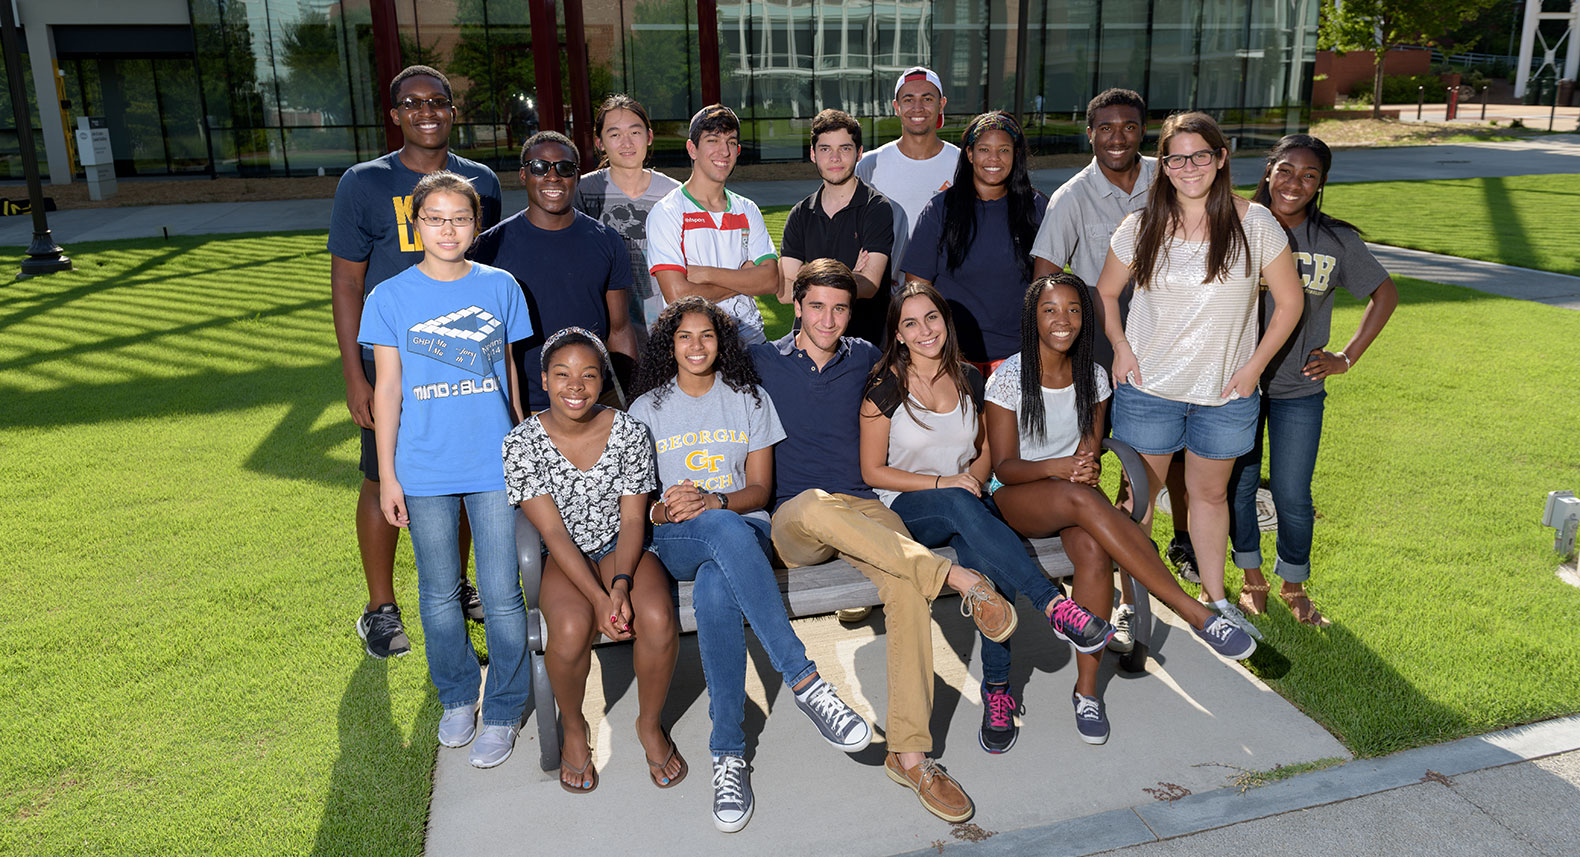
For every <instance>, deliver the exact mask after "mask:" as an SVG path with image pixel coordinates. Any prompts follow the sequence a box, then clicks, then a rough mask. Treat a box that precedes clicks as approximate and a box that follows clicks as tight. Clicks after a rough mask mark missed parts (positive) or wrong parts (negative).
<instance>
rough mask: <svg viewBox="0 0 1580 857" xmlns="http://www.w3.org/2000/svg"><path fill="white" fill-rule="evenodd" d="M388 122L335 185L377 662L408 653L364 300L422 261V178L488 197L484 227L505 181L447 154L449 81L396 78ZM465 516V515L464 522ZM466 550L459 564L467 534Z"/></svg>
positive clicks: (425, 70)
mask: <svg viewBox="0 0 1580 857" xmlns="http://www.w3.org/2000/svg"><path fill="white" fill-rule="evenodd" d="M389 94H390V118H391V119H392V120H394V122H395V123H396V124H398V125H399V126H400V130H401V136H402V138H403V140H404V143H403V145H402V146H401V147H400V148H399V149H398V150H396V151H394V152H391V153H389V154H387V155H384V156H383V157H379V158H374V159H373V160H371V161H367V162H364V163H361V164H357V165H356V166H354V167H352V168H351V169H349V170H346V173H345V175H343V176H341V178H340V184H339V185H338V186H337V187H336V188H335V207H334V212H333V214H331V215H330V220H329V253H330V263H329V283H330V293H331V298H330V304H331V306H332V307H333V310H334V318H335V340H336V342H337V343H339V345H340V368H341V372H342V374H344V375H345V379H346V407H347V408H348V409H349V410H350V411H351V419H352V421H353V422H355V423H356V424H357V426H358V427H360V428H361V430H362V456H361V463H360V469H361V470H362V476H363V479H362V488H361V491H360V493H359V494H358V496H357V516H356V519H357V547H358V548H359V549H360V552H361V554H362V573H363V576H364V577H365V578H366V579H367V586H368V603H367V606H366V608H365V609H364V612H363V614H362V617H361V618H360V619H358V620H357V633H358V634H359V635H361V637H362V638H363V640H364V641H365V648H366V649H367V653H368V654H369V655H371V656H373V657H375V658H387V657H389V656H390V655H404V654H406V653H407V652H410V651H411V641H410V640H408V639H407V637H406V627H405V625H404V624H403V623H402V621H401V613H400V607H399V606H397V604H396V600H395V582H394V578H395V545H396V543H397V541H398V540H399V537H400V530H399V529H397V528H396V527H392V526H390V525H389V523H388V522H386V521H385V520H384V513H383V512H382V511H380V510H379V484H378V479H379V461H378V450H377V449H376V447H375V442H374V439H373V352H372V351H371V350H370V349H364V348H363V347H362V346H361V345H359V344H358V343H357V330H358V328H359V326H360V325H361V322H362V303H363V301H364V300H365V299H366V298H367V295H368V293H369V292H371V291H372V290H373V287H374V286H377V285H378V284H379V283H382V282H383V281H385V280H387V279H389V278H390V277H393V276H394V275H396V274H398V273H400V272H401V271H404V270H406V269H407V268H409V267H411V266H412V265H415V264H417V263H418V262H420V261H422V239H421V238H419V237H418V235H417V223H416V221H415V220H414V219H413V217H412V210H411V192H412V189H413V188H415V187H416V186H417V182H418V181H419V180H420V179H422V177H423V176H425V175H427V174H429V173H432V172H436V171H438V170H449V171H451V172H454V173H459V174H461V175H463V176H465V177H466V178H467V179H469V180H470V181H471V182H472V185H473V186H474V187H476V188H477V192H478V194H479V195H480V196H482V198H483V209H482V222H481V223H479V226H480V227H482V228H486V227H488V226H491V225H493V224H494V223H496V222H497V221H498V220H499V212H500V210H501V208H502V201H501V197H500V192H499V177H498V176H495V175H494V171H493V170H491V169H489V168H488V167H486V166H484V165H482V164H479V163H477V162H476V161H469V160H467V159H466V158H463V157H461V156H459V155H456V154H453V153H451V152H450V128H451V126H452V125H453V124H454V123H455V107H454V105H453V103H452V102H451V97H452V96H451V92H450V81H449V80H448V79H447V78H446V77H445V76H444V74H443V73H441V72H439V71H437V70H435V69H432V68H429V67H428V66H425V65H414V66H411V67H409V68H407V69H405V70H403V71H402V72H401V73H400V74H397V75H395V79H394V80H392V81H390V92H389ZM463 520H464V519H463ZM466 535H467V536H468V538H466V539H464V540H463V541H462V544H461V554H462V557H463V559H462V562H461V567H462V568H463V569H464V568H466V560H465V558H464V557H465V556H466V554H467V552H468V550H469V548H470V538H469V536H470V532H469V531H468V532H467V534H466ZM462 584H463V585H462V592H461V602H462V604H463V605H464V606H465V607H466V613H467V616H468V617H470V618H472V619H474V620H477V621H482V618H483V605H482V602H480V601H478V600H477V591H476V589H474V588H473V587H472V586H471V584H469V583H467V582H466V581H465V579H464V578H463V580H462Z"/></svg>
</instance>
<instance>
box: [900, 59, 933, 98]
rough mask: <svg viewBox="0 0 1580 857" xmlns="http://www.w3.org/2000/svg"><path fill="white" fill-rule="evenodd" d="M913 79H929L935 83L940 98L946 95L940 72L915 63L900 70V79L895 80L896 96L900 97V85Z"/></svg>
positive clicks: (931, 82)
mask: <svg viewBox="0 0 1580 857" xmlns="http://www.w3.org/2000/svg"><path fill="white" fill-rule="evenodd" d="M913 80H925V81H927V82H928V83H930V84H932V85H933V88H934V89H937V90H938V97H939V98H943V97H944V84H943V82H942V81H940V80H939V79H938V74H937V73H936V72H934V71H933V70H932V69H930V68H927V67H926V66H920V65H913V66H911V67H910V68H908V69H906V70H905V71H902V72H900V79H899V80H896V81H895V82H894V97H895V98H899V97H900V87H902V86H904V85H906V84H907V83H910V82H911V81H913Z"/></svg>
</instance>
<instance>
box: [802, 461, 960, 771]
mask: <svg viewBox="0 0 1580 857" xmlns="http://www.w3.org/2000/svg"><path fill="white" fill-rule="evenodd" d="M773 542H774V549H775V550H777V551H778V552H779V557H780V559H783V560H784V562H785V565H786V566H787V567H789V568H795V567H797V566H803V565H817V564H818V563H822V562H827V561H828V560H830V559H832V558H833V557H834V555H835V554H838V555H839V556H840V558H842V559H844V560H846V561H847V562H849V563H850V564H851V565H853V566H855V567H856V568H857V569H859V570H860V571H861V573H862V574H864V575H866V576H867V579H868V580H871V581H872V582H873V583H875V584H877V586H878V595H879V597H881V598H882V599H883V613H884V622H885V625H886V627H887V637H888V641H887V648H888V666H889V716H888V724H887V726H886V727H885V732H886V733H887V740H888V744H889V750H890V751H891V752H895V753H908V752H921V753H926V752H930V751H931V750H932V749H933V739H932V734H931V732H930V731H929V730H928V725H927V724H928V721H929V720H930V719H931V718H932V714H933V627H932V622H933V617H932V603H933V599H934V598H935V597H937V595H938V592H939V591H940V590H941V589H943V586H944V578H945V577H947V576H948V574H949V568H950V565H951V563H950V562H949V560H947V559H944V558H943V557H941V556H938V555H937V554H935V553H933V552H932V551H929V550H928V549H927V548H924V547H922V546H921V545H919V544H917V543H916V542H914V541H912V540H911V538H910V533H909V532H908V531H907V530H906V529H905V524H904V522H902V521H901V520H900V516H899V515H896V514H894V513H893V512H891V511H889V507H887V506H885V505H883V504H882V503H880V502H878V501H877V500H868V499H864V498H861V497H852V496H851V495H849V494H830V493H828V492H827V491H822V490H818V489H812V490H810V491H803V492H801V493H800V494H798V495H796V496H795V497H794V498H793V499H791V500H790V501H788V502H786V503H785V504H784V505H782V506H780V507H779V510H778V511H776V512H774V516H773Z"/></svg>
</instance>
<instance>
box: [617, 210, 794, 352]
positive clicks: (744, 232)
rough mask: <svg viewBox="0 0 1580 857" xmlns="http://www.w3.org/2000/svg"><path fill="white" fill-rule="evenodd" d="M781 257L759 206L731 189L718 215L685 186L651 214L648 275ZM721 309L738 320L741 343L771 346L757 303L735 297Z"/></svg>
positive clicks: (735, 265)
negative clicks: (693, 266) (768, 343)
mask: <svg viewBox="0 0 1580 857" xmlns="http://www.w3.org/2000/svg"><path fill="white" fill-rule="evenodd" d="M778 257H779V254H778V252H777V251H775V250H774V241H773V239H772V238H771V237H769V235H768V227H767V225H765V224H764V223H763V213H762V212H761V211H759V210H758V209H757V204H756V203H754V202H752V201H751V200H749V199H747V198H746V197H744V196H741V195H740V194H737V193H733V192H731V191H729V190H727V189H726V190H725V191H724V210H723V211H720V212H712V211H708V210H707V209H705V208H703V207H702V206H701V205H700V204H699V203H698V202H697V201H696V200H695V199H692V198H691V194H689V193H687V192H686V187H685V185H681V186H680V187H678V188H675V189H674V190H672V191H670V192H669V195H667V196H665V197H664V198H663V199H661V200H659V201H658V202H657V204H655V205H654V206H653V210H652V211H651V212H649V213H648V215H647V265H648V273H650V274H652V275H653V276H655V277H657V276H658V272H659V271H679V272H680V273H682V274H684V273H685V272H686V269H687V268H689V267H690V266H692V265H703V266H705V267H710V268H725V269H727V270H731V271H734V270H736V269H738V268H740V267H741V266H742V265H744V264H746V263H747V262H751V263H752V264H761V263H762V262H764V261H766V260H769V259H777V258H778ZM718 304H719V308H720V309H722V310H724V311H725V312H727V313H729V314H730V316H731V317H732V318H734V319H735V322H736V324H737V325H738V326H739V327H740V334H741V341H742V342H744V343H746V344H747V345H756V344H757V343H760V342H766V341H767V338H766V337H764V336H763V316H762V313H761V312H759V311H758V309H757V301H756V300H755V299H754V298H752V297H750V296H749V295H736V296H734V297H730V298H725V299H724V300H722V301H719V302H718Z"/></svg>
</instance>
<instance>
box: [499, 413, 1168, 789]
mask: <svg viewBox="0 0 1580 857" xmlns="http://www.w3.org/2000/svg"><path fill="white" fill-rule="evenodd" d="M1103 448H1104V449H1106V450H1108V451H1110V452H1113V453H1114V454H1115V455H1116V456H1117V457H1118V458H1119V461H1120V464H1121V466H1122V469H1123V470H1124V473H1125V477H1126V479H1128V480H1129V481H1130V484H1131V485H1132V486H1134V489H1135V496H1139V497H1145V496H1147V476H1146V470H1145V468H1144V467H1143V466H1142V463H1141V457H1140V456H1139V455H1137V454H1136V452H1135V450H1133V449H1131V448H1130V447H1129V446H1127V445H1125V444H1124V443H1122V442H1120V441H1116V440H1113V439H1112V438H1109V439H1105V440H1104V441H1103ZM1136 505H1140V504H1136ZM1144 512H1145V509H1144V508H1142V509H1141V510H1140V513H1137V512H1134V511H1133V512H1132V513H1131V517H1132V518H1133V519H1134V520H1136V521H1137V522H1138V523H1139V522H1140V520H1141V518H1142V516H1143V514H1144ZM1022 541H1023V542H1024V543H1025V545H1026V552H1027V553H1028V554H1029V555H1030V556H1031V557H1032V558H1033V559H1035V560H1036V561H1037V564H1038V565H1040V566H1041V567H1042V570H1043V573H1044V574H1047V575H1048V577H1049V578H1050V579H1053V580H1059V579H1061V578H1066V577H1070V576H1072V575H1074V573H1075V568H1074V567H1073V566H1072V565H1071V564H1070V560H1069V558H1068V557H1067V556H1065V554H1064V548H1063V546H1062V545H1061V543H1060V541H1059V539H1057V538H1047V539H1029V540H1024V539H1023V540H1022ZM516 549H517V554H518V557H519V561H520V566H521V582H522V586H523V588H524V590H525V593H526V605H527V653H528V659H529V662H530V665H531V670H532V698H533V707H534V711H535V712H536V713H537V721H538V744H539V748H540V750H541V753H542V759H541V764H542V766H543V770H545V771H551V770H555V769H557V768H558V767H559V764H560V735H559V715H558V712H557V710H556V708H555V705H554V691H553V688H552V687H550V685H549V674H548V668H547V666H546V665H545V664H544V660H543V653H544V649H545V646H546V643H547V638H548V635H547V633H546V630H545V627H544V622H543V613H542V610H541V609H540V602H539V588H540V584H541V583H542V575H543V549H542V547H541V542H540V540H539V537H538V531H537V529H536V528H535V527H533V526H532V524H531V523H530V522H529V521H527V518H526V515H524V514H522V513H521V512H520V511H518V512H517V513H516ZM933 552H934V553H936V554H938V555H939V556H946V557H949V558H950V559H955V554H954V551H953V550H951V549H949V548H935V549H934V550H933ZM774 576H775V577H776V578H777V579H778V582H779V592H780V595H781V596H782V597H783V598H784V603H785V612H786V613H787V614H788V615H789V616H790V618H792V619H796V618H800V617H803V616H818V615H822V614H825V613H832V612H834V611H835V610H839V609H842V608H846V607H876V606H879V605H881V604H882V603H883V602H882V600H881V599H879V598H878V587H877V586H875V585H874V584H873V583H872V581H870V580H868V579H867V578H866V576H865V575H863V574H862V573H861V572H860V571H858V570H856V568H855V567H854V566H852V565H851V564H850V563H848V562H845V561H844V560H840V559H835V560H832V561H830V562H825V563H823V564H821V565H812V566H804V567H801V568H794V569H784V568H776V569H774ZM677 587H678V589H677V596H676V602H677V603H676V609H677V611H678V616H679V619H680V629H681V632H682V633H691V632H694V631H696V630H697V619H696V615H695V613H694V612H693V611H692V602H691V588H692V584H691V582H690V581H680V582H678V583H677ZM1132 587H1133V590H1132V595H1133V596H1134V601H1135V608H1136V617H1135V623H1134V630H1135V638H1136V645H1135V648H1134V649H1132V650H1131V651H1130V652H1129V653H1127V654H1125V655H1123V656H1121V657H1120V660H1119V666H1120V668H1121V669H1123V670H1125V671H1127V672H1133V673H1134V672H1141V671H1143V670H1144V669H1145V668H1146V659H1147V652H1148V649H1149V646H1150V643H1151V639H1152V610H1151V602H1150V599H1149V596H1148V593H1147V591H1146V589H1145V588H1143V587H1142V586H1141V584H1140V583H1136V582H1134V581H1132ZM945 592H949V590H948V589H947V588H946V589H945ZM949 594H950V595H953V593H952V592H950V593H949ZM599 642H600V643H605V642H611V641H609V640H608V639H607V638H602V637H601V638H600V639H599Z"/></svg>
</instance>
